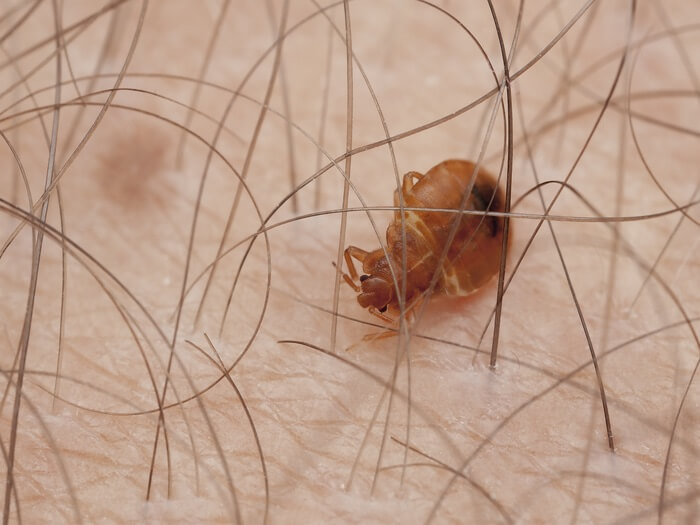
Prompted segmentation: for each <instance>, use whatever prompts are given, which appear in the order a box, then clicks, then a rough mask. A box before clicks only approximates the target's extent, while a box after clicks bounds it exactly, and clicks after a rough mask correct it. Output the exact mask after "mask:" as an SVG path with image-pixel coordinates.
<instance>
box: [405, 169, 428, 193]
mask: <svg viewBox="0 0 700 525" xmlns="http://www.w3.org/2000/svg"><path fill="white" fill-rule="evenodd" d="M424 176H425V175H423V174H422V173H418V172H417V171H409V172H408V173H406V174H405V175H404V176H403V184H402V186H401V189H402V191H403V194H404V195H406V194H407V193H408V192H409V191H411V190H412V189H413V184H414V183H413V179H415V180H417V181H420V180H421V179H422V178H423V177H424Z"/></svg>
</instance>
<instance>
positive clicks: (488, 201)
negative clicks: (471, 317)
mask: <svg viewBox="0 0 700 525" xmlns="http://www.w3.org/2000/svg"><path fill="white" fill-rule="evenodd" d="M475 167H476V166H475V165H474V164H473V163H472V162H468V161H465V160H446V161H444V162H441V163H440V164H438V165H437V166H435V167H433V168H431V169H430V170H429V171H428V172H427V173H426V174H425V175H422V174H420V173H417V172H415V171H411V172H409V173H407V174H406V175H404V177H403V186H402V188H401V192H402V193H403V199H404V206H405V207H406V208H426V211H409V210H406V211H405V212H404V213H405V220H404V224H405V228H406V244H405V245H404V244H403V242H402V239H401V213H400V211H396V212H395V214H394V220H393V221H392V222H391V224H390V225H389V227H388V228H387V230H386V244H387V253H388V254H389V259H388V260H387V257H386V256H385V255H384V251H383V250H382V249H381V248H380V249H378V250H374V251H372V252H366V251H364V250H362V249H360V248H357V247H356V246H348V247H347V248H346V249H345V262H346V264H347V265H348V271H349V272H350V275H347V274H343V277H344V279H345V281H346V282H347V283H348V284H349V285H350V286H351V287H352V288H353V289H354V290H355V291H356V292H358V295H357V301H358V302H359V303H360V305H362V307H363V308H367V309H368V310H369V312H370V313H372V314H374V315H376V316H377V317H379V318H381V319H382V320H384V321H387V322H392V319H390V318H389V317H387V316H386V315H383V313H384V312H386V310H387V308H391V309H393V310H396V309H397V308H398V297H397V293H396V290H397V287H396V286H395V285H394V279H393V277H392V274H391V269H390V264H391V267H392V268H393V270H394V273H395V275H396V278H397V279H398V290H401V289H402V282H401V279H402V271H401V260H402V250H403V249H404V248H405V250H406V263H407V264H406V304H407V305H408V306H407V309H409V310H410V308H411V307H412V306H413V305H414V304H416V301H418V300H419V299H420V298H421V297H422V292H424V291H426V290H427V289H428V288H429V286H430V282H431V280H432V279H433V275H435V273H436V272H438V276H437V283H436V286H435V289H434V292H435V293H439V294H446V295H462V296H463V295H468V294H470V293H472V292H474V291H475V290H477V289H478V288H480V287H481V286H483V285H484V284H486V283H487V282H488V281H489V280H490V279H491V278H492V277H493V276H494V275H495V274H497V273H498V268H499V262H500V257H501V246H502V242H503V225H504V219H503V217H494V216H487V215H469V214H465V215H461V216H460V215H459V214H454V213H446V212H438V211H428V210H429V209H431V208H432V209H435V208H440V209H453V210H458V209H460V205H461V203H462V199H463V195H464V193H465V192H466V191H467V189H468V188H469V185H470V182H471V180H472V178H473V176H474V170H475ZM504 204H505V202H504V199H503V192H502V191H501V189H500V188H499V187H498V181H497V180H496V178H495V177H494V176H493V175H491V174H490V173H488V172H487V171H485V170H484V169H479V171H478V172H477V173H476V177H475V178H474V183H473V186H472V191H471V194H470V195H469V198H468V199H467V201H466V206H465V208H464V209H465V210H476V211H487V210H488V211H497V212H502V211H503V209H504ZM394 205H395V206H399V195H398V190H397V191H396V192H394ZM455 221H458V225H457V229H456V231H455V235H454V238H453V240H452V243H451V244H450V246H449V248H448V250H447V254H446V256H445V258H444V260H443V262H442V265H441V266H440V268H438V263H439V259H440V256H441V255H442V253H443V251H444V249H445V245H446V243H447V241H448V238H449V235H450V230H451V229H452V228H453V225H454V223H455ZM353 258H355V259H357V260H358V261H360V263H362V271H363V272H364V275H361V276H359V277H358V274H357V270H355V266H354V264H353V261H352V259H353ZM358 281H359V284H358Z"/></svg>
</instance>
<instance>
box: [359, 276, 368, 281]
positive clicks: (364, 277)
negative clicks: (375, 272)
mask: <svg viewBox="0 0 700 525" xmlns="http://www.w3.org/2000/svg"><path fill="white" fill-rule="evenodd" d="M367 279H369V275H360V282H361V283H363V282H365V281H366V280H367Z"/></svg>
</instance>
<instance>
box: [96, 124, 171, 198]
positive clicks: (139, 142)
mask: <svg viewBox="0 0 700 525" xmlns="http://www.w3.org/2000/svg"><path fill="white" fill-rule="evenodd" d="M108 127H109V128H110V129H109V131H108V132H106V134H108V135H109V137H110V143H109V144H107V145H104V146H103V145H101V148H100V153H99V154H98V155H97V158H98V161H99V166H98V168H97V170H96V172H95V175H94V180H95V181H96V182H97V184H98V185H100V186H101V187H102V191H103V192H104V194H105V197H106V198H107V199H108V200H109V201H110V202H113V203H116V204H118V205H119V206H121V207H124V208H128V209H130V210H134V209H138V208H143V207H144V206H146V205H147V204H148V202H149V200H150V197H152V196H154V195H155V194H156V193H157V192H158V191H159V188H158V187H159V185H160V184H161V183H163V182H165V181H164V177H162V174H163V173H164V172H165V171H166V170H167V169H168V168H169V167H170V163H171V160H170V156H169V155H168V152H170V151H171V150H172V147H173V146H172V142H173V141H172V140H171V138H170V136H169V135H167V134H166V133H165V132H164V131H162V130H160V129H159V128H158V127H156V126H153V125H152V124H150V123H146V122H145V121H144V120H143V119H140V118H133V117H131V118H124V117H117V118H115V119H112V121H111V122H110V123H109V124H108Z"/></svg>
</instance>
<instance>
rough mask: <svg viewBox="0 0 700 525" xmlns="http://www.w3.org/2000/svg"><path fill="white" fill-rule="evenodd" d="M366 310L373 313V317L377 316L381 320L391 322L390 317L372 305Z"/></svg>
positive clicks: (392, 321)
mask: <svg viewBox="0 0 700 525" xmlns="http://www.w3.org/2000/svg"><path fill="white" fill-rule="evenodd" d="M367 311H368V312H369V313H371V314H372V315H374V316H375V317H379V318H380V319H381V320H382V321H384V322H385V323H389V324H393V323H394V320H393V319H392V318H391V317H388V316H386V315H384V314H383V313H381V312H380V311H379V310H377V309H376V308H375V307H374V306H370V307H368V308H367Z"/></svg>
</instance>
